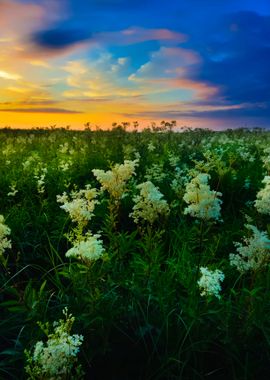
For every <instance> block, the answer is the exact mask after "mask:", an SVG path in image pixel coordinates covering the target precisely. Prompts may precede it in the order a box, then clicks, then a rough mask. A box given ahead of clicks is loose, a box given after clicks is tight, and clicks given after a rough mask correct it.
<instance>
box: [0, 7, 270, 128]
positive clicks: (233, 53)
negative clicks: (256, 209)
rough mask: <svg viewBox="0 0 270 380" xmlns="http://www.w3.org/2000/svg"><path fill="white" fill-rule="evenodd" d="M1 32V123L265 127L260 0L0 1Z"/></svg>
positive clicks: (267, 96)
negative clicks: (168, 122)
mask: <svg viewBox="0 0 270 380" xmlns="http://www.w3.org/2000/svg"><path fill="white" fill-rule="evenodd" d="M0 25H1V30H0V47H1V51H4V54H2V56H1V58H0V113H1V117H2V120H3V121H2V124H3V123H8V124H13V123H12V121H14V124H16V125H19V124H20V123H21V126H28V125H29V126H30V124H31V123H32V125H33V124H35V125H38V124H39V123H40V122H41V121H40V120H41V117H42V119H43V120H44V121H45V122H47V123H50V120H51V123H52V124H53V123H54V121H56V122H57V123H60V124H65V123H66V124H71V125H73V124H74V126H75V127H80V126H82V125H83V123H84V122H87V121H90V122H93V123H97V124H99V125H103V124H104V125H106V126H107V125H108V124H109V123H112V122H114V121H124V120H128V121H134V120H138V121H141V122H142V123H147V122H149V121H160V120H163V119H166V120H173V119H176V120H177V121H178V125H179V126H182V125H188V126H191V127H192V126H195V127H207V126H209V127H210V128H226V127H231V128H234V127H241V126H248V127H254V126H259V127H267V126H269V115H270V69H269V66H270V64H269V61H270V3H269V1H268V0H257V1H250V0H245V1H242V0H234V1H233V0H227V1H225V0H203V1H202V0H189V1H188V0H185V1H165V0H155V1H153V0H137V1H133V0H128V1H127V0H126V1H124V0H89V1H85V0H76V1H75V0H58V1H55V0H40V1H34V0H31V1H27V0H2V1H0ZM1 45H2V46H1Z"/></svg>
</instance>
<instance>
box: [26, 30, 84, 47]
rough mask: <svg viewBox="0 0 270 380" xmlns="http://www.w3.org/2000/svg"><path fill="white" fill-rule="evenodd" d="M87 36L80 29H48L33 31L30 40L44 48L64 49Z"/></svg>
mask: <svg viewBox="0 0 270 380" xmlns="http://www.w3.org/2000/svg"><path fill="white" fill-rule="evenodd" d="M89 38H90V35H89V33H87V32H86V31H84V30H82V29H48V30H44V31H38V32H36V33H34V35H33V36H32V41H33V42H34V43H35V44H36V45H39V46H40V47H43V48H44V49H64V48H66V47H70V46H73V45H76V44H77V43H78V42H83V41H86V40H88V39H89Z"/></svg>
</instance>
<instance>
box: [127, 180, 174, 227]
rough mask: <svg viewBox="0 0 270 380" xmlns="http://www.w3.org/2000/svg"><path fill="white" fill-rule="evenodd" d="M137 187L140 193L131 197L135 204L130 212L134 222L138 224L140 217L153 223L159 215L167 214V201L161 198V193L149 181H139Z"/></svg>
mask: <svg viewBox="0 0 270 380" xmlns="http://www.w3.org/2000/svg"><path fill="white" fill-rule="evenodd" d="M137 189H139V190H140V194H139V195H136V196H135V197H134V198H133V200H134V202H135V205H134V206H133V212H132V213H130V216H131V217H132V218H133V219H134V222H135V223H137V224H138V223H139V222H140V220H141V219H142V220H143V221H145V222H148V223H150V224H153V223H154V222H155V221H156V220H157V219H158V218H159V217H160V216H161V215H168V214H169V212H170V210H169V206H168V203H167V201H166V200H165V199H162V198H163V194H162V193H161V192H160V191H159V189H158V188H157V187H156V186H155V185H154V184H153V183H152V182H151V181H147V182H143V183H141V184H140V185H138V186H137Z"/></svg>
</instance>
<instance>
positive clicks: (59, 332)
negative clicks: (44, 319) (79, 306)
mask: <svg viewBox="0 0 270 380" xmlns="http://www.w3.org/2000/svg"><path fill="white" fill-rule="evenodd" d="M63 314H64V316H65V320H63V319H61V320H60V321H58V322H54V324H53V326H54V331H53V333H51V334H48V340H47V342H46V343H44V342H42V341H39V342H37V343H36V345H35V347H34V351H33V354H32V355H31V352H30V351H26V355H27V365H26V367H25V370H26V373H27V374H28V375H30V378H31V379H32V378H38V379H48V380H55V379H59V380H60V379H63V378H67V376H69V375H70V373H71V370H72V369H73V368H74V367H75V366H76V365H77V361H78V359H77V355H78V353H79V351H80V346H81V344H82V341H83V336H82V335H78V334H73V335H70V332H71V328H72V325H73V323H74V320H75V318H74V317H73V316H72V315H71V314H68V311H67V309H66V308H65V309H64V310H63ZM41 326H42V325H41Z"/></svg>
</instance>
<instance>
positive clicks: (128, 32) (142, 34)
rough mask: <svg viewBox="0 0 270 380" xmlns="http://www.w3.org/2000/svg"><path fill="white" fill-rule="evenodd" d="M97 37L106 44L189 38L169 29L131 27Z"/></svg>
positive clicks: (172, 40) (182, 40) (128, 43)
mask: <svg viewBox="0 0 270 380" xmlns="http://www.w3.org/2000/svg"><path fill="white" fill-rule="evenodd" d="M96 39H97V41H99V42H101V43H104V44H115V45H131V44H137V43H141V42H145V41H170V42H173V43H182V42H185V41H186V40H187V36H186V35H185V34H183V33H179V32H175V31H171V30H169V29H153V28H152V29H151V28H148V29H146V28H141V27H130V28H127V29H123V30H120V31H116V32H104V33H98V34H96Z"/></svg>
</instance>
